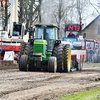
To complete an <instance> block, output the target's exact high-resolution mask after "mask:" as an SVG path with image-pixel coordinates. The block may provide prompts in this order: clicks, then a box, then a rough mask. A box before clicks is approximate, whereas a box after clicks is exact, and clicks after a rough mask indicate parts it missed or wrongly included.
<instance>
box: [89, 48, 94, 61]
mask: <svg viewBox="0 0 100 100" xmlns="http://www.w3.org/2000/svg"><path fill="white" fill-rule="evenodd" d="M94 54H95V52H94V50H93V49H92V48H90V51H89V63H90V62H92V63H94Z"/></svg>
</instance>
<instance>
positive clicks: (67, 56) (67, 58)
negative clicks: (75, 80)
mask: <svg viewBox="0 0 100 100" xmlns="http://www.w3.org/2000/svg"><path fill="white" fill-rule="evenodd" d="M63 59H64V62H63V64H64V72H70V69H71V48H70V45H69V44H66V45H65V46H64V49H63Z"/></svg>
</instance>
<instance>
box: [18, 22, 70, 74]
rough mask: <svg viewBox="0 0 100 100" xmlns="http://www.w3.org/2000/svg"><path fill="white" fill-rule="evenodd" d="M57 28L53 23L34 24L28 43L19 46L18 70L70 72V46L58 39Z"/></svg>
mask: <svg viewBox="0 0 100 100" xmlns="http://www.w3.org/2000/svg"><path fill="white" fill-rule="evenodd" d="M58 29H59V28H58V27H57V26H56V25H54V24H43V23H36V24H35V30H34V32H31V36H30V39H29V41H28V43H27V44H26V43H24V42H23V43H22V44H21V46H20V50H19V70H20V71H41V70H43V71H48V72H56V71H58V72H62V71H64V72H70V68H71V48H70V45H69V44H66V45H64V44H62V43H61V40H59V39H58V38H59V37H58V36H59V35H58Z"/></svg>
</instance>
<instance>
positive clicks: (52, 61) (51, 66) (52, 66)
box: [48, 57, 57, 73]
mask: <svg viewBox="0 0 100 100" xmlns="http://www.w3.org/2000/svg"><path fill="white" fill-rule="evenodd" d="M56 70H57V59H56V57H50V58H49V62H48V71H49V72H54V73H56Z"/></svg>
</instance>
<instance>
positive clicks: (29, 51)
mask: <svg viewBox="0 0 100 100" xmlns="http://www.w3.org/2000/svg"><path fill="white" fill-rule="evenodd" d="M25 54H26V55H28V56H30V57H32V56H33V44H32V43H30V42H29V43H27V44H26V48H25Z"/></svg>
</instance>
